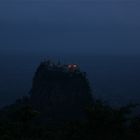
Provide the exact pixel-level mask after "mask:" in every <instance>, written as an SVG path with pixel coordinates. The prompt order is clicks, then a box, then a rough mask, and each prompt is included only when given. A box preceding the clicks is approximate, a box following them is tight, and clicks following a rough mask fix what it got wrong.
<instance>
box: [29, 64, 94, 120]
mask: <svg viewBox="0 0 140 140" xmlns="http://www.w3.org/2000/svg"><path fill="white" fill-rule="evenodd" d="M30 94H31V97H30V100H31V105H32V106H33V108H35V109H36V110H38V111H40V112H41V113H42V116H44V117H43V118H44V119H47V120H49V121H51V120H52V121H55V120H58V121H61V120H63V121H64V120H71V119H83V118H84V117H85V115H84V112H85V109H86V108H87V107H89V106H91V105H92V102H93V99H92V95H91V90H90V87H89V83H88V80H87V78H86V75H85V73H83V72H81V71H80V68H79V67H78V66H77V65H75V64H69V65H61V64H60V63H58V64H55V63H53V62H51V61H45V62H42V63H41V64H40V66H39V67H38V68H37V71H36V73H35V76H34V78H33V84H32V89H31V93H30Z"/></svg>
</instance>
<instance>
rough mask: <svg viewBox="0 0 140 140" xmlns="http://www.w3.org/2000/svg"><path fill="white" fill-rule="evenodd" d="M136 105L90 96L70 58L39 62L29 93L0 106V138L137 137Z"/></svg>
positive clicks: (85, 81)
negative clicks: (110, 103) (67, 62)
mask: <svg viewBox="0 0 140 140" xmlns="http://www.w3.org/2000/svg"><path fill="white" fill-rule="evenodd" d="M133 107H135V105H128V106H125V107H121V108H116V109H114V108H112V107H110V106H108V105H105V104H104V103H102V102H101V101H97V100H95V99H93V97H92V95H91V90H90V86H89V83H88V79H87V78H86V74H85V73H83V72H81V71H80V68H79V67H78V66H77V65H75V64H70V65H61V64H59V63H58V64H54V63H52V62H50V61H45V62H42V63H41V64H40V65H39V67H38V68H37V71H36V73H35V75H34V78H33V83H32V88H31V91H30V95H29V96H28V97H24V98H22V99H19V100H17V101H16V102H15V103H14V104H12V105H10V106H7V107H5V108H3V109H2V110H1V111H0V140H77V139H79V140H81V139H86V140H104V139H107V140H132V139H133V140H139V139H140V117H139V116H134V117H132V116H131V115H130V113H131V109H132V108H133Z"/></svg>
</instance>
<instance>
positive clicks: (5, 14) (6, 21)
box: [0, 0, 140, 54]
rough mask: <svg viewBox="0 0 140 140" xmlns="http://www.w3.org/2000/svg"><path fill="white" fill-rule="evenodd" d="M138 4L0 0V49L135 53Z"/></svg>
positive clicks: (139, 45) (139, 31)
mask: <svg viewBox="0 0 140 140" xmlns="http://www.w3.org/2000/svg"><path fill="white" fill-rule="evenodd" d="M139 13H140V2H138V0H137V1H133V0H132V1H131V0H119V1H117V0H90V1H87V0H76V1H75V0H73V1H71V0H63V1H62V0H52V1H51V0H49V1H48V0H1V1H0V30H1V32H0V51H4V52H7V51H8V52H9V51H11V52H21V53H22V52H23V51H25V52H50V53H75V52H76V53H100V54H102V53H106V54H107V53H113V54H114V53H115V54H140V39H139V37H140V18H139Z"/></svg>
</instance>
